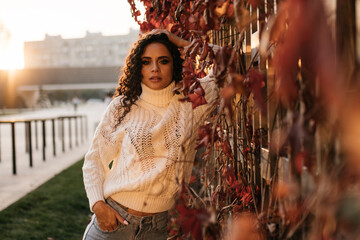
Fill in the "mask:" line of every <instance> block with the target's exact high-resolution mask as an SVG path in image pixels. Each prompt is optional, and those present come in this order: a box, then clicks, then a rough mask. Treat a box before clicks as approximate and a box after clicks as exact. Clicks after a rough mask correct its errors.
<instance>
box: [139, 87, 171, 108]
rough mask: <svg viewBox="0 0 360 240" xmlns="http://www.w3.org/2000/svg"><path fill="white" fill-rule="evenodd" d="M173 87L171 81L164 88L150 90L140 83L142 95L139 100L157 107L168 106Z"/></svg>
mask: <svg viewBox="0 0 360 240" xmlns="http://www.w3.org/2000/svg"><path fill="white" fill-rule="evenodd" d="M174 87H175V82H174V81H172V82H171V83H170V84H169V86H167V87H166V88H163V89H160V90H154V89H151V88H149V87H147V86H145V85H144V84H143V83H141V88H142V93H141V95H140V99H142V100H144V101H145V102H148V103H150V104H152V105H154V106H157V107H166V106H168V105H169V102H170V100H171V98H172V97H173V96H174V93H173V91H172V90H173V89H174Z"/></svg>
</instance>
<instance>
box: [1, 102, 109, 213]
mask: <svg viewBox="0 0 360 240" xmlns="http://www.w3.org/2000/svg"><path fill="white" fill-rule="evenodd" d="M105 108H106V105H105V104H104V103H91V104H84V105H80V106H79V108H78V109H77V111H76V112H75V111H74V109H73V108H72V107H70V106H68V107H66V106H65V107H60V108H51V109H43V110H38V111H33V112H24V113H20V114H15V115H11V116H2V117H0V119H1V120H3V119H9V118H46V117H57V116H61V115H73V114H81V115H86V116H87V117H88V139H84V141H83V142H81V141H80V139H79V145H78V146H76V145H75V143H74V141H75V140H74V138H73V139H72V141H73V144H72V149H70V147H69V139H67V141H66V144H65V146H66V149H65V152H62V151H61V141H60V140H58V139H57V141H56V142H57V144H56V149H57V154H56V156H55V157H54V156H53V155H52V151H53V149H52V144H50V143H51V141H52V139H51V134H49V133H51V129H50V128H51V126H50V124H48V125H46V129H47V133H48V134H47V137H46V139H47V147H46V156H47V157H46V161H43V160H42V148H41V143H42V139H41V134H40V133H41V131H40V127H39V128H38V132H39V138H40V139H39V147H38V149H36V147H35V143H34V142H35V141H34V140H33V141H34V142H33V144H32V145H33V167H30V166H29V156H28V154H27V153H26V151H25V137H24V134H25V127H24V124H23V123H19V124H16V156H17V162H16V166H17V175H13V174H12V153H11V138H10V126H9V125H5V124H3V125H1V126H0V137H1V138H0V139H1V142H0V144H1V153H0V154H1V162H0V211H1V210H3V209H5V208H6V207H8V206H9V205H11V204H12V203H14V202H15V201H17V200H19V199H20V198H21V197H23V196H25V195H26V194H27V193H29V192H30V191H32V190H34V189H36V188H37V187H38V186H40V185H41V184H43V183H44V182H46V181H48V180H49V179H51V178H52V177H54V176H55V175H56V174H58V173H60V172H61V171H62V170H64V169H66V168H68V167H69V166H71V165H72V164H74V163H75V162H77V161H79V160H80V159H82V158H83V157H84V155H85V153H86V151H87V149H88V147H89V144H90V141H91V139H92V136H93V133H94V130H95V126H96V125H97V123H98V122H99V120H100V118H101V115H102V113H103V112H104V110H105ZM39 126H40V125H39ZM65 129H67V128H66V126H65ZM32 130H33V132H32V135H33V136H34V126H33V127H32ZM73 131H74V130H73ZM56 134H57V130H56ZM48 138H49V139H48ZM33 139H34V137H33ZM65 139H66V138H65Z"/></svg>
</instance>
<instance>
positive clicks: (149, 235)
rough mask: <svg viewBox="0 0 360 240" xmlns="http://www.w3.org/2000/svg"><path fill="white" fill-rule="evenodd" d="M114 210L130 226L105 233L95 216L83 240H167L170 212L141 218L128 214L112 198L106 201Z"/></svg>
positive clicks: (121, 226) (122, 226) (119, 226)
mask: <svg viewBox="0 0 360 240" xmlns="http://www.w3.org/2000/svg"><path fill="white" fill-rule="evenodd" d="M106 202H107V204H109V205H110V206H111V207H112V208H114V209H115V210H116V211H117V212H118V213H119V214H120V216H122V217H123V218H124V219H125V220H126V221H128V223H129V225H127V226H125V225H123V224H120V223H119V225H118V227H117V228H116V229H115V230H114V231H111V232H104V231H102V230H101V229H100V228H99V225H98V224H97V221H96V216H95V214H94V215H93V216H92V218H91V222H90V223H89V224H88V226H87V227H86V230H85V233H84V236H83V240H102V239H103V240H105V239H106V240H115V239H120V240H121V239H124V240H142V239H144V240H145V239H146V240H152V239H154V240H158V239H159V240H163V239H167V224H168V212H167V211H166V212H162V213H158V214H155V215H152V216H146V217H139V216H135V215H131V214H129V213H128V212H126V211H125V210H124V209H123V208H121V207H120V206H119V204H117V203H116V202H115V201H113V200H112V199H111V198H109V199H107V200H106Z"/></svg>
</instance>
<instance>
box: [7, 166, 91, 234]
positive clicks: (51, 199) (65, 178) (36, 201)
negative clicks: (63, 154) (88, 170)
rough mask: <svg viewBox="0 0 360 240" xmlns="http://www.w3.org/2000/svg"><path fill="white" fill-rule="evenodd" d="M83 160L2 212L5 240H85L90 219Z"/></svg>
mask: <svg viewBox="0 0 360 240" xmlns="http://www.w3.org/2000/svg"><path fill="white" fill-rule="evenodd" d="M82 164H83V161H79V162H77V163H76V164H74V165H73V166H71V167H70V168H68V169H66V170H64V171H63V172H61V173H60V174H58V175H56V176H55V177H54V178H52V179H51V180H49V181H48V182H46V183H44V184H43V185H41V186H40V187H39V188H37V189H36V190H34V191H33V192H31V193H29V194H28V195H26V196H25V197H23V198H22V199H20V200H19V201H17V202H15V203H14V204H12V205H11V206H9V207H8V208H6V209H4V210H3V211H1V212H0V239H1V240H7V239H8V240H18V239H19V240H27V239H31V240H32V239H33V240H43V239H44V240H51V239H66V240H72V239H81V238H82V234H83V232H84V230H85V227H86V225H87V222H88V220H89V217H90V211H89V206H88V200H87V198H86V194H85V190H84V186H83V181H82V172H81V166H82Z"/></svg>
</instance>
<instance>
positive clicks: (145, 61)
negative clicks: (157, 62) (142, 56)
mask: <svg viewBox="0 0 360 240" xmlns="http://www.w3.org/2000/svg"><path fill="white" fill-rule="evenodd" d="M141 63H142V65H149V63H150V61H148V60H142V61H141Z"/></svg>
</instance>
